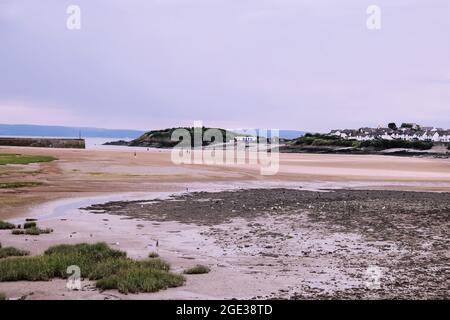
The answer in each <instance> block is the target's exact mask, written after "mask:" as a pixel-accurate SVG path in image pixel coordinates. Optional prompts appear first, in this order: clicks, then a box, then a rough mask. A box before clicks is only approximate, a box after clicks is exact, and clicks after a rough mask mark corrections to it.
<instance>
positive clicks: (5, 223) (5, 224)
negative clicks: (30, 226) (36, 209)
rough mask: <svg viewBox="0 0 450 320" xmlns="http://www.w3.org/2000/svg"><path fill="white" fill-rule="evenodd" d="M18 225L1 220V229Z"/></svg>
mask: <svg viewBox="0 0 450 320" xmlns="http://www.w3.org/2000/svg"><path fill="white" fill-rule="evenodd" d="M15 227H16V226H15V225H14V224H12V223H9V222H5V221H1V220H0V230H8V229H14V228H15Z"/></svg>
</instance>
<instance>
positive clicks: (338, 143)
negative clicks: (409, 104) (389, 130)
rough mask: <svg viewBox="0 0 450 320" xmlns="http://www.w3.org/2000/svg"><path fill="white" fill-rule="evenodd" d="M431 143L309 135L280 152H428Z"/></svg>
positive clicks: (292, 141) (292, 142)
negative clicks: (390, 150) (388, 150)
mask: <svg viewBox="0 0 450 320" xmlns="http://www.w3.org/2000/svg"><path fill="white" fill-rule="evenodd" d="M433 145H434V144H433V142H428V141H406V140H386V139H375V140H366V141H358V140H352V139H343V138H341V137H338V136H333V135H328V134H311V133H307V134H305V135H304V136H302V137H300V138H297V139H294V140H291V141H289V142H288V143H287V144H286V146H285V147H283V148H281V151H285V152H296V151H298V152H315V151H317V152H344V151H345V152H347V153H352V152H354V153H367V152H369V153H370V152H379V151H382V150H387V149H414V150H420V151H423V150H429V149H431V148H432V147H433Z"/></svg>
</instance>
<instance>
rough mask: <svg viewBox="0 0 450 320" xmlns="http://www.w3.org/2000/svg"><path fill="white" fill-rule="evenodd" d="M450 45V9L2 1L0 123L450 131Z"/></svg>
mask: <svg viewBox="0 0 450 320" xmlns="http://www.w3.org/2000/svg"><path fill="white" fill-rule="evenodd" d="M71 4H75V5H78V6H79V7H80V8H81V30H72V31H70V30H68V29H67V27H66V19H67V18H68V14H67V13H66V9H67V7H68V6H69V5H71ZM371 4H376V5H378V6H379V7H380V8H381V10H382V11H381V14H382V15H381V18H382V20H381V30H378V31H374V30H368V29H367V27H366V20H367V17H368V15H367V14H366V9H367V7H368V6H369V5H371ZM449 37H450V1H449V0H427V1H424V0H370V1H365V0H342V1H336V0H127V1H125V0H121V1H119V0H71V1H65V0H39V1H35V0H0V123H32V124H60V125H76V126H97V127H106V128H137V129H144V130H145V129H149V128H160V127H169V126H178V125H192V123H193V121H194V120H202V121H203V122H204V124H205V125H207V126H222V127H226V128H237V127H252V128H280V129H298V130H311V131H328V130H329V129H331V128H343V127H361V126H366V125H378V124H386V123H387V122H390V121H398V122H401V121H410V122H418V123H421V124H424V125H436V126H442V127H450V40H449Z"/></svg>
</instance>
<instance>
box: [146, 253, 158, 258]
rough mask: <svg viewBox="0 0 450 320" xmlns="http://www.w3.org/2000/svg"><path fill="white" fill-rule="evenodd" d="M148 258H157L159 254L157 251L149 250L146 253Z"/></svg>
mask: <svg viewBox="0 0 450 320" xmlns="http://www.w3.org/2000/svg"><path fill="white" fill-rule="evenodd" d="M148 257H149V258H152V259H153V258H159V254H158V253H157V252H150V254H149V255H148Z"/></svg>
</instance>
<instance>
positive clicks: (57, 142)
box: [0, 137, 86, 149]
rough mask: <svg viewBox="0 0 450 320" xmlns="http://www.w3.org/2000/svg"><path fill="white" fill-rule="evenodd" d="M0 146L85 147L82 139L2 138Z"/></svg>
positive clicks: (0, 138)
mask: <svg viewBox="0 0 450 320" xmlns="http://www.w3.org/2000/svg"><path fill="white" fill-rule="evenodd" d="M0 146H15V147H38V148H74V149H85V148H86V144H85V141H84V139H51V138H2V137H0Z"/></svg>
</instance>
